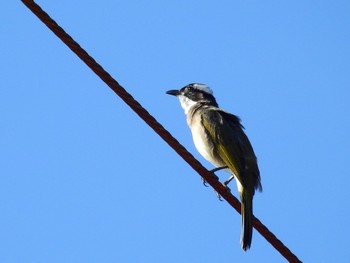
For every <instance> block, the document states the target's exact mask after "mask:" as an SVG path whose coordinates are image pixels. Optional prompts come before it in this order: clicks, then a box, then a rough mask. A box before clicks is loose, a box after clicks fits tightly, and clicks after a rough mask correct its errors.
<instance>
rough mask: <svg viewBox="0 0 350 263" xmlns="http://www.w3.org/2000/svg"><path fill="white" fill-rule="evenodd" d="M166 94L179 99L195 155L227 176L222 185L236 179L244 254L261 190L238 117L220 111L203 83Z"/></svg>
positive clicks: (253, 157) (253, 154)
mask: <svg viewBox="0 0 350 263" xmlns="http://www.w3.org/2000/svg"><path fill="white" fill-rule="evenodd" d="M166 93H167V94H170V95H174V96H177V97H178V99H179V100H180V103H181V106H182V108H183V109H184V111H185V114H186V118H187V124H188V126H189V127H190V129H191V132H192V137H193V141H194V144H195V146H196V148H197V150H198V151H199V153H200V154H201V155H202V156H203V157H204V158H205V159H206V160H207V161H209V162H211V163H212V164H213V165H214V166H216V167H218V168H217V169H214V170H218V169H226V171H228V172H230V173H231V176H230V177H229V178H228V180H226V181H225V182H224V184H225V185H226V186H227V184H228V183H229V182H230V181H231V180H232V179H233V178H236V183H237V188H238V192H239V195H240V199H241V204H242V205H241V214H242V231H241V245H242V249H243V250H244V251H246V250H247V249H249V248H250V246H251V242H252V234H253V196H254V193H255V190H259V191H262V186H261V180H260V172H259V168H258V164H257V158H256V156H255V153H254V150H253V147H252V145H251V144H250V142H249V139H248V137H247V136H246V134H245V133H244V131H243V129H244V127H243V126H242V125H241V121H240V119H239V117H237V116H235V115H233V114H230V113H228V112H226V111H224V110H222V109H220V108H219V106H218V104H217V102H216V99H215V97H214V96H213V91H212V90H211V89H210V88H209V87H208V86H207V85H205V84H199V83H192V84H189V85H187V86H185V87H183V88H182V89H180V90H169V91H167V92H166Z"/></svg>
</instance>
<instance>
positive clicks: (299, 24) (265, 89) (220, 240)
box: [0, 0, 350, 263]
mask: <svg viewBox="0 0 350 263" xmlns="http://www.w3.org/2000/svg"><path fill="white" fill-rule="evenodd" d="M38 3H39V4H40V5H41V6H42V7H43V8H44V9H45V10H46V11H47V12H48V13H49V14H50V15H51V16H52V17H53V18H54V19H55V20H56V21H57V22H58V23H59V24H60V25H61V26H62V27H63V28H64V29H65V30H66V31H67V32H68V33H69V34H71V36H72V37H73V38H74V39H75V40H76V41H78V42H79V43H80V44H81V45H82V46H83V47H84V48H85V49H86V50H87V51H88V52H89V53H90V55H92V56H93V57H94V58H95V59H96V60H97V61H98V62H99V63H100V64H101V65H102V66H103V67H104V68H105V69H106V70H107V71H109V72H110V73H111V74H112V75H113V76H114V77H115V78H116V79H117V80H118V81H119V82H120V84H121V85H123V86H124V87H125V88H126V89H127V90H128V91H129V92H130V93H131V94H132V95H133V96H134V97H135V98H136V99H137V100H138V101H139V102H140V103H141V104H142V105H143V106H144V107H145V108H147V109H148V110H149V112H150V113H151V114H153V115H154V116H155V117H156V118H157V119H158V120H159V122H161V123H162V124H163V125H164V126H165V128H167V129H168V130H169V131H170V132H171V133H172V134H173V135H174V136H175V137H176V138H178V140H179V141H180V142H181V143H182V144H183V145H184V146H185V147H186V148H187V149H188V150H189V151H190V152H192V153H193V154H194V155H195V156H196V157H197V158H198V160H200V161H201V162H202V163H203V164H204V165H205V166H206V167H208V168H212V166H211V165H210V164H209V163H207V162H206V161H205V160H204V159H203V158H202V157H201V156H200V155H199V154H198V153H197V151H196V149H195V148H194V146H193V143H192V139H191V135H190V131H189V129H188V127H187V125H186V121H185V116H184V114H183V111H182V109H181V108H180V105H179V103H178V101H177V100H176V99H175V98H173V97H170V96H168V95H166V94H165V91H167V90H169V89H176V88H181V87H182V86H184V85H186V84H188V83H190V82H201V83H206V84H208V85H210V86H211V87H212V89H213V90H214V94H215V96H216V98H217V100H218V102H219V104H220V106H221V107H222V108H224V109H226V110H228V111H230V112H232V113H234V114H237V115H238V116H240V117H241V118H242V120H243V125H244V126H245V127H246V133H247V134H248V136H249V138H250V140H251V142H252V144H253V146H254V149H255V152H256V154H257V156H258V159H259V166H260V170H261V176H262V184H263V187H264V191H263V193H261V194H260V193H257V194H256V196H255V199H254V212H255V215H256V216H257V217H258V218H259V219H260V220H261V221H262V222H263V223H264V224H266V225H267V227H268V228H270V229H271V230H272V232H274V233H275V234H276V235H277V236H278V237H279V238H280V239H281V240H282V241H283V242H284V243H285V244H286V245H287V246H288V247H289V248H290V249H291V250H292V251H293V252H294V253H295V254H296V255H298V256H299V258H300V259H301V260H303V261H305V262H345V261H346V259H348V258H350V254H349V253H350V252H349V249H348V243H349V236H350V230H349V228H348V222H349V216H350V205H349V200H350V194H349V190H348V186H349V184H350V176H349V171H348V165H349V162H350V158H349V149H350V140H349V134H350V121H349V113H350V106H349V99H350V78H349V69H350V49H349V47H350V30H349V28H350V16H349V13H350V4H349V2H348V1H288V2H285V1H284V2H283V3H282V2H278V1H219V2H218V1H216V2H214V1H107V0H106V1H100V2H97V1H55V2H53V1H38ZM0 10H1V13H2V14H1V17H2V23H1V25H0V30H1V35H2V36H3V41H1V50H0V55H1V63H0V67H1V72H2V74H1V75H2V83H3V84H2V95H1V96H0V120H1V122H0V160H1V165H0V169H1V173H0V211H1V215H0V262H16V263H17V262H37V263H38V262H267V261H268V262H284V260H283V258H282V257H281V256H280V255H279V254H278V253H277V252H276V251H275V250H274V249H273V248H272V246H271V245H270V244H269V243H267V242H266V241H265V239H263V238H262V237H261V236H260V235H259V234H258V233H257V232H254V236H253V244H252V248H251V250H249V251H248V252H246V253H245V252H243V251H242V250H241V248H240V243H239V237H240V220H241V219H240V216H239V215H238V214H237V213H236V212H235V211H234V210H233V209H232V208H231V207H230V206H229V205H228V204H227V203H225V202H219V201H218V200H217V199H216V197H215V193H214V192H213V191H212V189H210V188H205V187H203V186H202V184H201V180H200V178H199V176H198V175H197V174H196V173H195V172H194V171H193V170H192V169H191V168H190V167H189V166H188V165H187V164H186V163H185V162H184V161H183V160H182V159H181V158H180V157H179V156H178V155H177V154H176V153H175V152H174V151H173V150H172V149H170V148H169V147H168V146H167V145H166V143H164V142H163V141H162V140H161V139H160V138H159V137H158V136H157V135H156V134H155V133H154V132H153V131H152V130H151V129H150V128H149V127H148V126H146V125H145V123H144V122H143V121H141V120H140V119H139V118H138V116H137V115H136V114H135V113H134V112H132V111H131V110H130V109H129V108H128V106H126V105H125V104H124V103H123V102H122V101H121V99H119V98H118V97H117V96H116V95H115V94H114V93H113V92H112V91H111V90H110V89H109V88H108V87H107V86H106V85H105V84H104V83H103V82H102V81H101V80H100V79H98V78H97V77H96V76H95V75H94V74H93V72H92V71H91V70H90V69H88V68H87V67H86V66H85V65H84V64H83V63H82V62H81V61H80V60H79V59H78V58H77V57H76V56H75V55H74V54H73V53H72V52H71V51H70V50H69V49H68V48H67V47H66V46H65V45H64V44H63V43H62V42H61V41H60V40H59V39H58V38H57V37H56V36H54V35H53V33H51V32H50V31H49V30H48V29H47V28H46V26H44V25H43V24H42V23H41V22H40V21H39V20H38V19H37V18H36V17H35V16H34V15H33V14H32V13H31V12H30V11H29V10H28V9H27V8H26V7H25V6H24V5H23V4H22V3H21V2H20V1H3V2H2V3H1V4H0ZM218 175H219V176H220V178H221V179H222V180H225V179H226V178H227V176H228V175H227V174H225V173H221V172H219V173H218ZM233 186H234V184H233ZM232 189H233V193H234V194H235V195H237V193H236V190H235V187H232Z"/></svg>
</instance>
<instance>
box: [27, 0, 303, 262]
mask: <svg viewBox="0 0 350 263" xmlns="http://www.w3.org/2000/svg"><path fill="white" fill-rule="evenodd" d="M21 1H22V2H23V3H24V4H25V5H26V6H27V7H28V8H29V9H30V10H31V11H32V12H33V13H34V14H35V15H36V16H37V17H38V18H39V19H40V20H41V21H42V22H43V23H44V24H45V25H46V26H47V27H48V28H50V29H51V31H52V32H53V33H54V34H55V35H56V36H57V37H59V38H60V39H61V40H62V41H63V43H65V44H66V45H67V46H68V47H69V48H70V49H71V50H72V51H73V52H74V53H75V54H76V55H77V56H78V57H79V58H80V59H81V60H82V61H84V62H85V64H86V65H87V66H88V67H89V68H90V69H91V70H92V71H93V72H95V74H96V75H98V76H99V77H100V78H101V79H102V81H104V82H105V83H106V84H107V85H108V86H109V87H110V88H111V89H112V90H113V91H114V92H115V93H116V94H117V95H118V96H119V97H120V98H121V99H122V100H123V101H124V102H125V103H126V104H128V105H129V107H130V108H131V109H132V110H133V111H135V112H136V113H137V114H138V115H139V116H140V118H141V119H143V120H144V121H145V122H146V123H147V124H148V125H149V126H150V127H151V128H152V129H153V130H154V131H155V132H156V133H157V134H158V135H159V136H160V137H161V138H162V139H163V140H164V141H166V142H167V143H168V144H169V146H170V147H171V148H173V149H174V150H175V151H176V152H177V153H178V154H179V155H180V156H181V157H182V158H183V159H184V160H185V161H186V162H187V163H188V164H189V165H190V166H191V167H192V168H193V169H194V170H195V171H196V172H197V173H199V174H200V175H201V176H202V178H203V179H204V180H205V181H207V182H208V184H210V185H211V186H212V187H213V188H214V189H215V191H217V192H218V194H220V195H221V196H222V198H224V199H225V200H226V201H227V202H228V203H229V204H230V205H231V206H232V207H233V208H234V209H235V210H236V211H237V212H238V213H241V204H240V202H239V201H238V199H237V198H236V197H234V196H233V195H232V194H231V193H230V192H228V191H227V189H226V187H225V186H224V185H223V184H222V183H220V182H219V180H218V178H217V177H216V176H215V175H214V174H213V173H211V172H210V171H208V170H207V169H206V168H205V167H204V166H203V165H202V164H201V163H200V162H199V161H198V160H197V159H195V158H194V157H193V155H192V154H191V153H189V152H188V151H187V150H186V148H185V147H183V146H182V145H181V144H180V143H179V142H178V141H177V140H176V139H175V138H174V137H173V136H172V135H171V134H170V133H169V132H168V131H167V130H166V129H165V128H164V127H163V126H162V125H161V124H160V123H159V122H158V121H157V120H156V119H155V118H154V117H153V116H151V115H150V114H149V113H148V112H147V110H146V109H145V108H143V107H142V106H141V105H140V103H138V102H137V101H136V100H135V99H134V98H133V97H132V96H131V95H130V94H129V93H128V92H127V91H126V90H125V89H124V88H123V87H122V86H120V85H119V83H118V82H117V81H116V80H115V79H114V78H113V77H112V76H111V75H110V74H109V73H108V72H106V71H105V70H104V69H103V68H102V67H101V65H99V64H98V63H97V62H96V61H95V60H94V59H93V58H92V57H91V56H90V55H89V54H88V53H87V52H86V51H85V50H84V49H83V48H82V47H80V45H79V44H78V43H77V42H75V41H74V39H73V38H72V37H71V36H70V35H68V34H67V33H66V32H65V31H64V30H63V29H62V28H61V27H60V26H59V25H58V24H57V23H56V22H55V21H54V20H53V19H52V18H51V17H50V16H49V15H48V14H47V13H46V12H45V11H44V10H42V9H41V7H40V6H39V5H37V4H36V3H35V2H34V1H32V0H21ZM253 226H254V228H255V229H256V230H257V231H258V232H259V233H260V234H261V235H262V236H263V237H265V239H266V240H267V241H268V242H269V243H270V244H271V245H272V246H273V247H274V248H275V249H276V250H277V251H278V252H280V253H281V255H282V256H283V257H284V258H285V259H287V260H288V261H289V262H301V261H300V260H299V259H298V258H297V256H296V255H294V254H293V253H292V252H291V251H290V250H289V249H288V248H287V247H286V246H285V245H284V244H283V243H282V242H281V241H280V240H279V239H278V238H277V237H276V236H275V235H274V234H273V233H272V232H271V231H270V230H269V229H268V228H267V227H266V226H265V225H263V224H262V223H261V222H260V220H259V219H257V218H256V217H254V220H253Z"/></svg>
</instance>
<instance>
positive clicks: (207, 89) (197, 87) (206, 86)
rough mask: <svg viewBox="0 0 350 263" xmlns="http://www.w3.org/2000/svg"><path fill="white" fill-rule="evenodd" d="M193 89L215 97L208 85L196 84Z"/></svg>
mask: <svg viewBox="0 0 350 263" xmlns="http://www.w3.org/2000/svg"><path fill="white" fill-rule="evenodd" d="M193 87H194V88H195V89H198V90H201V91H204V92H205V93H208V94H211V95H213V91H212V90H211V88H209V86H208V85H205V84H200V83H195V84H193Z"/></svg>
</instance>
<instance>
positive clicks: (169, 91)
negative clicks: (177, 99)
mask: <svg viewBox="0 0 350 263" xmlns="http://www.w3.org/2000/svg"><path fill="white" fill-rule="evenodd" d="M166 94H169V95H173V96H178V95H180V91H179V90H175V89H172V90H168V91H167V92H166Z"/></svg>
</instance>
